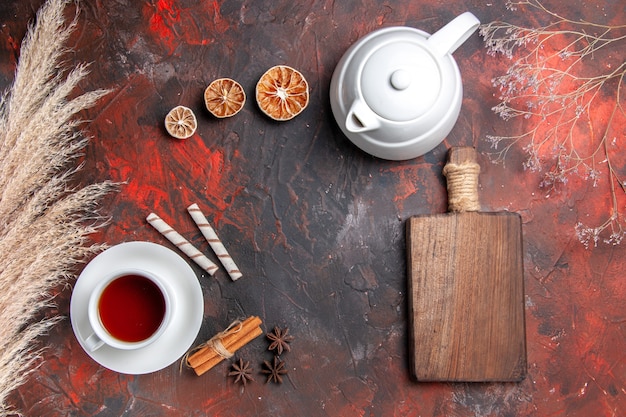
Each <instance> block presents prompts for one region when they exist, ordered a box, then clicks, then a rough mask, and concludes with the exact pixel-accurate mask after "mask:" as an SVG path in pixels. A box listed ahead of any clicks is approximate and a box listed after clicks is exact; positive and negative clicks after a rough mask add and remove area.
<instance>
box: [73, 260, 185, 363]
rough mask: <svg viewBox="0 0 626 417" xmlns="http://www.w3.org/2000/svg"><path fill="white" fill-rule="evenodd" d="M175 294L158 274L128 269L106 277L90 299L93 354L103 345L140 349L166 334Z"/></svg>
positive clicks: (89, 342) (88, 344)
mask: <svg viewBox="0 0 626 417" xmlns="http://www.w3.org/2000/svg"><path fill="white" fill-rule="evenodd" d="M174 308H175V305H174V294H173V293H172V291H171V289H170V287H169V286H168V285H167V283H166V282H165V281H164V280H163V278H161V277H159V276H158V275H157V274H154V273H152V272H148V271H146V270H141V269H132V268H125V269H123V270H119V271H116V272H115V273H113V274H111V275H109V276H107V277H105V278H104V279H103V280H102V281H101V282H100V283H99V284H98V285H97V286H96V287H95V288H94V290H93V291H92V293H91V295H90V297H89V304H88V310H87V311H88V316H89V323H90V325H91V328H92V329H93V333H92V334H91V335H89V336H88V337H87V338H86V339H85V345H86V347H87V349H89V350H90V351H92V352H93V351H95V350H97V349H99V348H101V347H102V346H104V345H108V346H111V347H113V348H116V349H124V350H131V349H140V348H143V347H145V346H147V345H149V344H150V343H153V342H154V341H155V340H157V339H158V338H159V337H161V336H162V335H163V333H164V332H165V330H166V329H167V327H168V326H169V324H170V321H171V319H172V313H173V309H174Z"/></svg>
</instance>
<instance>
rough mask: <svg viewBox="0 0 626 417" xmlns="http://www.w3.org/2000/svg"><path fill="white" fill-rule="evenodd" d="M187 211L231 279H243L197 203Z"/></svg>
mask: <svg viewBox="0 0 626 417" xmlns="http://www.w3.org/2000/svg"><path fill="white" fill-rule="evenodd" d="M187 211H188V212H189V214H190V215H191V218H192V219H193V221H194V222H196V224H197V225H198V228H199V229H200V231H201V232H202V235H203V236H204V238H205V239H206V241H207V242H209V245H210V246H211V249H213V251H214V252H215V254H216V255H217V258H218V259H219V260H220V262H221V263H222V265H224V268H226V271H227V272H228V275H230V278H231V279H232V280H233V281H236V280H238V279H239V278H241V276H242V275H243V274H242V273H241V271H240V270H239V268H238V267H237V265H236V264H235V261H233V258H231V256H230V255H229V254H228V251H227V250H226V248H225V247H224V244H223V243H222V241H221V240H220V239H219V238H218V237H217V234H216V233H215V231H214V230H213V228H212V227H211V225H210V224H209V221H208V220H207V218H206V216H205V215H204V214H203V213H202V211H201V210H200V208H199V207H198V205H197V204H195V203H194V204H192V205H190V206H189V207H187Z"/></svg>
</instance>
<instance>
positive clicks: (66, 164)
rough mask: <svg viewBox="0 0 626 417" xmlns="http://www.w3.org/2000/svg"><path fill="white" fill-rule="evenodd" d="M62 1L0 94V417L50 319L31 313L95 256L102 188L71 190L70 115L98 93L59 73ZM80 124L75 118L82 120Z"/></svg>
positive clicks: (71, 74)
mask: <svg viewBox="0 0 626 417" xmlns="http://www.w3.org/2000/svg"><path fill="white" fill-rule="evenodd" d="M67 3H68V0H49V1H48V2H46V3H45V4H44V5H43V6H42V8H41V9H40V10H39V12H38V13H37V19H36V23H35V24H34V25H32V26H31V27H29V29H28V32H27V34H26V37H25V38H24V41H23V43H22V46H21V51H20V59H19V63H18V65H17V69H16V73H15V79H14V81H13V85H12V86H11V87H10V89H9V90H8V91H6V92H5V93H4V94H2V96H1V97H0V416H5V415H8V414H10V413H11V410H10V408H11V407H10V406H9V405H8V404H7V397H8V395H9V393H10V392H11V391H13V390H14V389H16V388H17V387H19V386H20V385H21V384H23V383H24V382H25V379H26V377H27V376H28V375H29V373H31V372H32V371H33V369H34V367H35V365H36V361H37V360H38V357H39V355H40V353H41V350H40V349H41V347H40V346H38V344H37V340H36V339H37V338H38V337H39V336H41V335H42V334H45V333H46V332H47V331H48V330H49V329H50V327H51V326H52V325H54V323H56V322H57V321H58V318H54V317H53V318H45V319H43V320H41V319H38V317H41V315H42V310H43V309H45V308H47V307H49V306H50V305H51V304H52V301H51V297H52V294H51V290H52V289H53V288H55V287H58V286H59V285H60V284H63V283H67V282H68V280H69V279H70V278H72V277H73V276H74V275H73V274H74V273H75V269H76V268H75V267H76V265H77V264H79V263H82V262H84V261H85V260H86V259H88V258H89V257H90V255H92V254H94V253H96V252H98V251H100V250H101V249H102V246H101V245H97V244H91V243H89V237H88V236H89V235H90V234H91V233H93V232H94V231H95V230H96V229H97V228H98V227H100V226H101V225H102V224H103V223H104V219H103V218H102V217H101V216H100V215H99V214H98V212H97V209H98V204H99V202H100V201H101V199H102V197H104V196H105V195H106V194H108V193H109V192H111V191H112V190H113V189H115V188H116V184H113V183H111V182H103V183H98V184H92V185H88V186H86V187H84V188H71V187H70V184H69V182H70V180H71V179H72V177H73V175H74V174H75V173H76V171H77V170H78V169H79V168H80V166H78V167H77V166H76V165H77V163H78V161H77V159H78V158H79V157H80V156H81V151H82V149H83V148H84V147H85V146H86V144H87V142H88V138H87V137H85V136H83V134H82V132H81V131H80V130H79V125H80V123H81V121H79V120H77V118H76V116H77V113H79V112H81V111H83V110H85V109H88V108H90V107H92V106H93V105H94V104H95V103H96V102H97V101H98V100H99V99H100V98H101V97H103V96H104V95H105V94H106V93H107V91H104V90H97V91H89V92H86V93H82V94H79V95H77V96H76V95H75V93H74V90H75V87H76V86H77V85H78V83H79V82H80V81H81V80H82V79H83V78H84V77H85V76H86V75H87V69H86V67H85V65H78V66H76V67H75V68H73V69H71V70H69V71H67V70H66V71H64V70H63V68H61V67H62V65H61V59H62V56H63V55H64V54H65V53H66V52H67V51H66V49H65V46H64V45H65V43H66V42H67V40H68V38H69V36H70V34H71V33H72V31H73V30H74V28H75V26H76V20H74V21H72V22H70V23H66V22H65V19H64V14H63V11H64V9H65V6H66V5H67ZM82 123H84V122H82Z"/></svg>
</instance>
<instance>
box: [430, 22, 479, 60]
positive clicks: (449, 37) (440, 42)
mask: <svg viewBox="0 0 626 417" xmlns="http://www.w3.org/2000/svg"><path fill="white" fill-rule="evenodd" d="M478 26H480V21H479V20H478V18H477V17H476V16H474V15H473V14H472V13H471V12H465V13H463V14H460V15H458V16H457V17H455V18H454V19H452V20H451V21H450V22H449V23H448V24H446V25H445V26H444V27H442V28H441V29H439V30H438V31H437V32H435V33H433V34H432V35H431V36H430V37H429V38H428V43H429V45H430V46H431V48H432V50H433V52H434V53H435V55H436V56H439V57H441V56H444V55H446V54H448V53H450V54H451V53H453V52H454V51H455V50H456V49H457V48H458V47H459V46H461V45H462V44H463V42H465V41H466V40H467V39H468V38H469V37H470V36H471V35H472V33H474V32H475V31H476V29H478Z"/></svg>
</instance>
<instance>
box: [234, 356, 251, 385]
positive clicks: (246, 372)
mask: <svg viewBox="0 0 626 417" xmlns="http://www.w3.org/2000/svg"><path fill="white" fill-rule="evenodd" d="M231 369H232V371H230V372H229V373H228V376H232V377H234V378H235V383H238V382H239V383H241V384H242V385H243V386H244V387H245V386H246V383H247V382H248V381H254V378H252V368H250V362H249V361H244V360H243V359H242V358H239V361H237V362H235V363H233V365H232V366H231Z"/></svg>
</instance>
